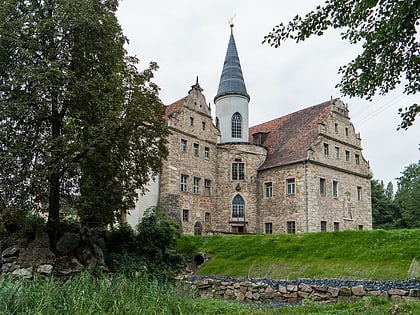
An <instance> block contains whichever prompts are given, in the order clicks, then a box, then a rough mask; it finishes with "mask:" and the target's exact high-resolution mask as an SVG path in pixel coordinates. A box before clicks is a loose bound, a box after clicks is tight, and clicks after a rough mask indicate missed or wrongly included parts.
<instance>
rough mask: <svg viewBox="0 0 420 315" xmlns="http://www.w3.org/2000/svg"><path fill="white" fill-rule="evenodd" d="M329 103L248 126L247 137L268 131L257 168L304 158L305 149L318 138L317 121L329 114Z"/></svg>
mask: <svg viewBox="0 0 420 315" xmlns="http://www.w3.org/2000/svg"><path fill="white" fill-rule="evenodd" d="M330 104H331V101H327V102H324V103H322V104H319V105H315V106H311V107H307V108H305V109H302V110H299V111H297V112H294V113H291V114H289V115H286V116H283V117H279V118H277V119H274V120H271V121H268V122H265V123H262V124H260V125H256V126H253V127H251V128H250V129H249V136H250V139H253V135H255V134H257V133H267V138H266V139H265V141H264V142H263V143H262V145H263V146H265V147H266V148H267V150H268V153H267V158H266V160H265V162H264V163H263V164H262V165H261V167H260V170H263V169H267V168H271V167H277V166H282V165H287V164H292V163H296V162H301V161H304V160H306V159H307V151H308V150H309V149H310V147H311V145H312V144H313V143H315V142H316V140H317V138H318V123H321V122H323V121H324V120H325V118H326V117H327V116H328V114H329V113H330Z"/></svg>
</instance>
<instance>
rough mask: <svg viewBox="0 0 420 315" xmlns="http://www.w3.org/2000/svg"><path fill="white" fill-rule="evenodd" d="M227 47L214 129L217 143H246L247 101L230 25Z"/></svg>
mask: <svg viewBox="0 0 420 315" xmlns="http://www.w3.org/2000/svg"><path fill="white" fill-rule="evenodd" d="M230 28H231V32H230V39H229V44H228V48H227V52H226V57H225V62H224V64H223V70H222V75H221V77H220V83H219V88H218V90H217V95H216V96H215V98H214V103H215V105H216V126H217V127H218V128H219V130H220V133H221V138H220V143H231V142H242V143H243V142H248V140H249V139H248V128H249V117H248V116H249V115H248V104H249V100H250V97H249V95H248V93H247V91H246V86H245V81H244V78H243V75H242V69H241V64H240V62H239V56H238V51H237V49H236V44H235V38H234V37H233V23H231V24H230Z"/></svg>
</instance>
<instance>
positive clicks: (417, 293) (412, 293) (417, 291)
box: [409, 289, 420, 297]
mask: <svg viewBox="0 0 420 315" xmlns="http://www.w3.org/2000/svg"><path fill="white" fill-rule="evenodd" d="M409 295H410V296H412V297H420V289H411V290H410V294H409Z"/></svg>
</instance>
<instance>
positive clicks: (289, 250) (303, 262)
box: [178, 229, 420, 280]
mask: <svg viewBox="0 0 420 315" xmlns="http://www.w3.org/2000/svg"><path fill="white" fill-rule="evenodd" d="M178 247H179V249H180V250H181V251H182V252H184V253H185V254H187V255H192V254H195V253H199V252H204V253H207V254H210V255H211V256H212V258H211V259H210V260H209V261H208V262H206V263H205V264H204V265H203V266H201V267H200V269H199V271H198V273H199V274H202V275H206V274H212V275H223V276H231V277H250V278H264V277H267V278H272V279H296V278H341V279H372V280H399V279H405V278H407V272H408V269H409V266H410V263H411V261H412V260H413V258H416V259H417V260H420V230H418V229H417V230H392V231H384V230H373V231H341V232H330V233H327V232H323V233H306V234H278V235H231V236H199V237H198V236H183V237H182V238H181V239H180V240H179V242H178Z"/></svg>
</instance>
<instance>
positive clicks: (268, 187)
mask: <svg viewBox="0 0 420 315" xmlns="http://www.w3.org/2000/svg"><path fill="white" fill-rule="evenodd" d="M264 197H266V198H271V197H273V182H265V183H264Z"/></svg>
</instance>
